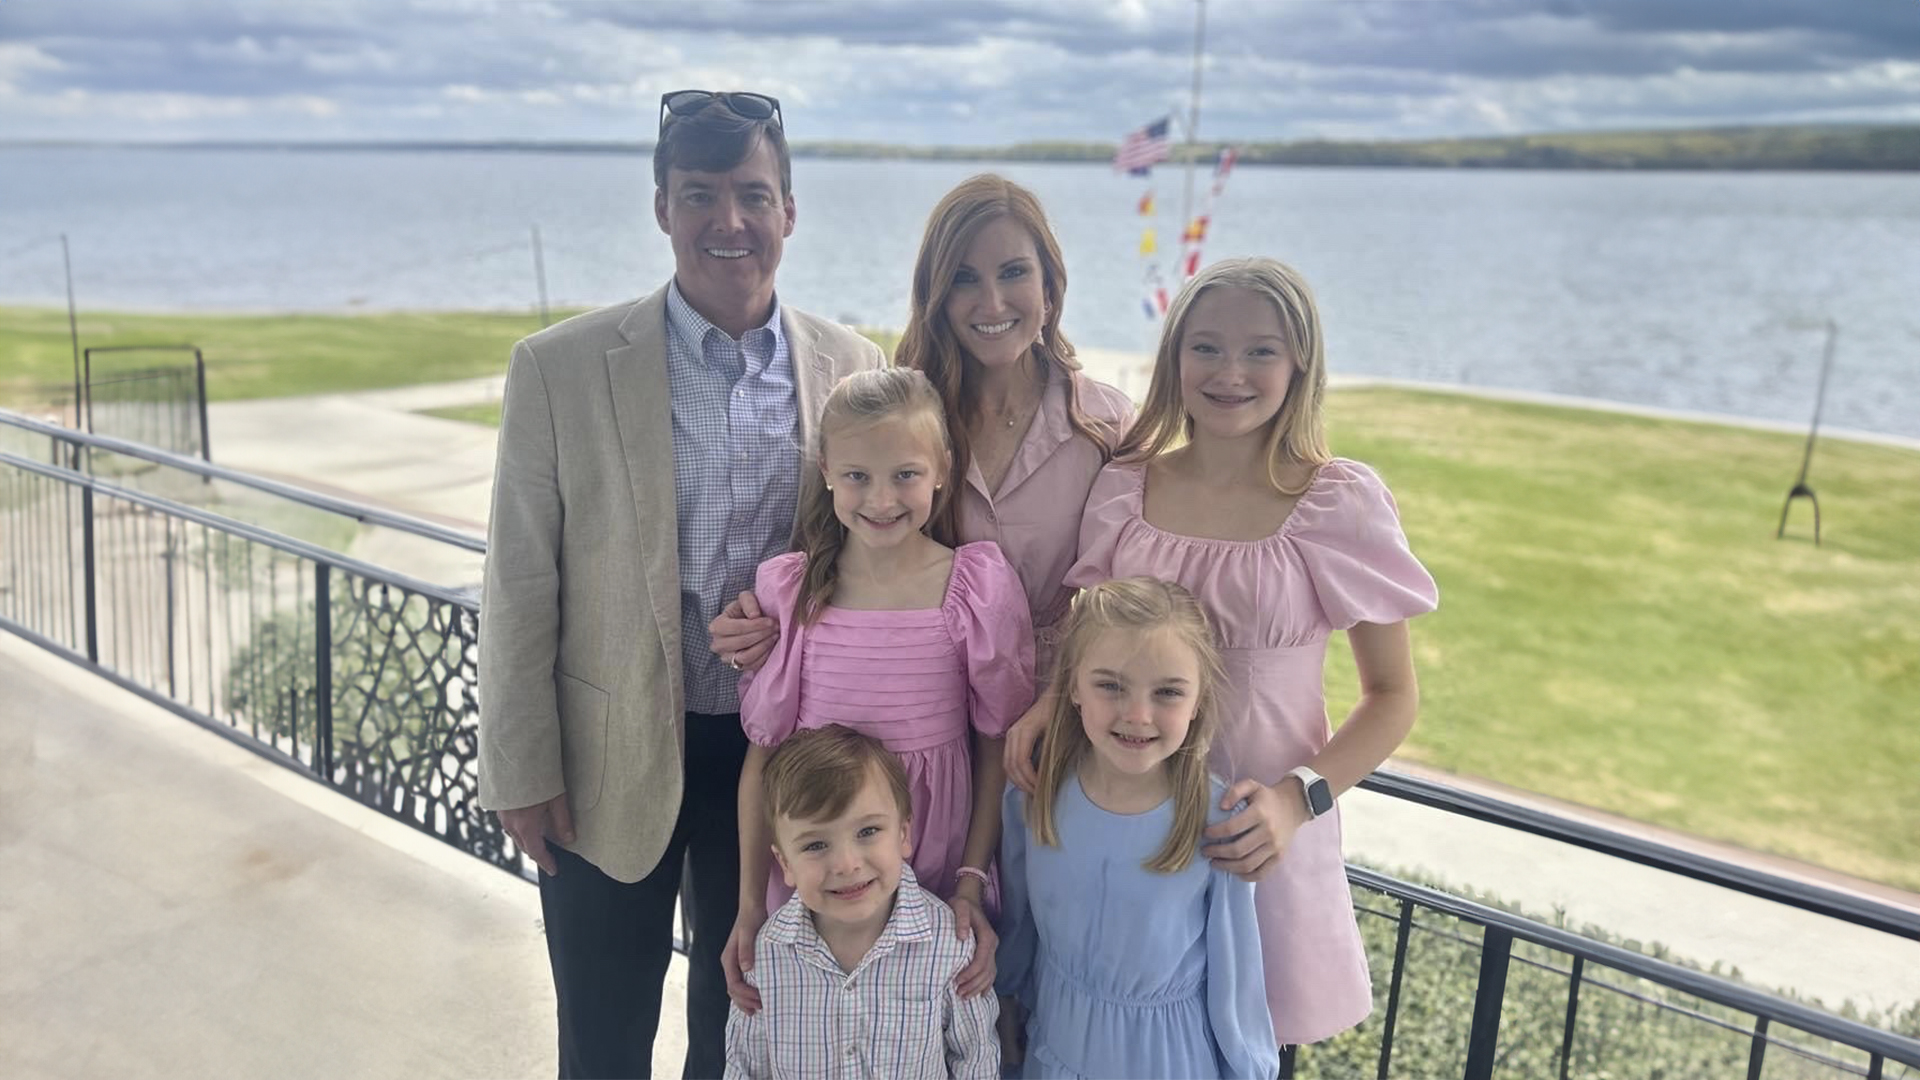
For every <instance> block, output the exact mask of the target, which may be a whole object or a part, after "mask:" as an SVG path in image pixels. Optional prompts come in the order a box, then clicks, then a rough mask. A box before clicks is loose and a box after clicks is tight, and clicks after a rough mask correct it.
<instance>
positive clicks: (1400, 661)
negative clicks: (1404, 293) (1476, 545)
mask: <svg viewBox="0 0 1920 1080" xmlns="http://www.w3.org/2000/svg"><path fill="white" fill-rule="evenodd" d="M1325 386H1326V366H1325V359H1324V345H1323V340H1322V337H1321V331H1320V322H1319V314H1318V312H1317V310H1316V308H1315V306H1314V302H1313V294H1312V293H1311V291H1309V289H1308V288H1307V285H1306V283H1305V282H1304V281H1303V280H1301V278H1300V277H1299V275H1298V274H1297V273H1295V272H1294V271H1293V270H1291V269H1290V268H1288V267H1286V266H1284V265H1282V264H1280V263H1278V262H1275V261H1273V260H1271V259H1238V260H1228V261H1226V262H1221V263H1216V264H1214V265H1213V266H1211V267H1208V268H1207V269H1206V270H1204V271H1202V272H1201V273H1200V274H1199V275H1198V276H1196V277H1194V278H1193V280H1192V281H1190V282H1189V283H1188V284H1187V286H1186V287H1185V288H1184V289H1182V290H1181V292H1180V295H1179V297H1178V298H1177V299H1176V300H1175V301H1174V303H1173V305H1172V307H1171V309H1170V310H1169V311H1168V315H1167V324H1166V330H1165V333H1164V335H1163V336H1162V338H1161V343H1160V349H1159V354H1158V356H1157V358H1156V363H1155V368H1154V375H1153V382H1152V386H1151V387H1150V388H1149V389H1148V392H1147V394H1148V397H1147V402H1146V404H1145V406H1144V408H1143V409H1142V411H1141V417H1140V420H1139V422H1138V423H1137V424H1136V426H1135V427H1134V429H1133V432H1132V433H1131V434H1130V435H1129V437H1128V438H1127V440H1126V441H1125V442H1124V443H1123V444H1122V445H1121V447H1120V448H1119V450H1118V451H1117V453H1116V455H1115V461H1114V463H1113V464H1112V465H1109V466H1108V467H1107V468H1106V469H1105V470H1104V471H1103V472H1102V473H1101V475H1100V477H1099V479H1097V480H1096V481H1095V482H1094V487H1093V492H1092V494H1091V495H1090V496H1089V497H1088V500H1087V507H1086V512H1085V514H1084V515H1083V516H1082V518H1081V527H1080V561H1079V562H1078V563H1077V564H1076V565H1075V566H1074V568H1073V570H1072V571H1071V572H1070V573H1069V574H1068V575H1067V582H1068V584H1070V585H1077V586H1082V587H1084V586H1087V585H1091V584H1093V583H1095V582H1098V581H1101V580H1104V579H1106V578H1112V577H1134V576H1148V577H1158V578H1162V579H1165V580H1169V581H1174V582H1178V583H1179V584H1181V585H1183V586H1185V587H1186V588H1187V589H1188V590H1189V591H1190V592H1192V593H1193V594H1194V595H1195V596H1197V597H1198V598H1199V599H1200V601H1201V603H1202V604H1203V605H1205V606H1206V608H1207V610H1208V613H1209V614H1210V615H1211V617H1212V619H1213V624H1214V627H1215V631H1216V632H1217V633H1218V634H1219V635H1220V638H1221V644H1222V646H1223V650H1222V652H1223V661H1224V664H1225V669H1226V681H1225V685H1224V689H1223V695H1222V701H1221V707H1222V713H1221V737H1220V739H1218V740H1217V741H1216V742H1215V744H1214V748H1213V751H1212V753H1211V755H1210V758H1209V764H1210V765H1211V767H1212V768H1213V770H1214V771H1215V772H1216V773H1218V774H1219V775H1221V776H1223V777H1226V778H1228V779H1230V780H1233V781H1234V783H1233V784H1232V786H1231V787H1230V789H1229V790H1228V792H1227V795H1226V805H1232V804H1233V803H1237V802H1238V801H1240V800H1242V799H1245V800H1247V803H1248V805H1247V807H1246V808H1245V809H1244V810H1242V811H1241V812H1240V813H1238V814H1236V815H1235V816H1234V817H1233V818H1231V819H1229V820H1228V821H1226V822H1224V823H1222V824H1221V825H1218V826H1215V827H1213V828H1211V829H1209V830H1208V835H1209V836H1210V837H1213V838H1214V840H1215V843H1214V845H1213V846H1212V847H1211V848H1209V854H1210V855H1211V856H1212V857H1213V859H1214V863H1215V865H1216V866H1220V867H1223V868H1226V869H1229V870H1232V871H1234V872H1235V873H1238V874H1240V875H1241V876H1243V877H1246V878H1250V879H1254V880H1258V881H1259V886H1258V889H1257V890H1256V893H1255V906H1256V908H1257V911H1258V914H1259V923H1260V938H1261V948H1262V952H1263V955H1264V958H1265V961H1266V988H1267V1000H1268V1006H1269V1009H1270V1011H1271V1012H1272V1016H1273V1026H1274V1034H1275V1036H1276V1038H1277V1039H1278V1040H1279V1041H1280V1042H1281V1043H1282V1044H1288V1043H1309V1042H1317V1041H1319V1040H1322V1039H1326V1038H1328V1037H1330V1036H1332V1035H1335V1034H1338V1033H1339V1032H1341V1031H1344V1030H1346V1029H1347V1028H1350V1027H1352V1026H1353V1025H1355V1024H1357V1023H1359V1022H1360V1021H1361V1020H1363V1019H1365V1018H1366V1016H1367V1014H1368V1012H1369V1011H1371V1009H1372V1003H1373V998H1372V992H1371V988H1370V986H1369V981H1368V975H1367V965H1366V956H1365V953H1364V952H1363V951H1362V947H1361V942H1360V934H1359V930H1358V927H1357V926H1356V924H1355V921H1354V914H1353V904H1352V900H1351V898H1350V894H1349V893H1348V891H1347V881H1346V872H1345V864H1344V860H1343V858H1342V856H1341V851H1340V811H1339V807H1338V804H1337V802H1334V801H1333V799H1334V798H1335V797H1337V796H1338V795H1339V794H1340V793H1342V792H1344V791H1345V790H1346V789H1348V788H1350V787H1352V786H1353V785H1354V784H1355V783H1357V782H1359V780H1360V779H1361V778H1362V777H1364V776H1366V775H1367V774H1368V773H1369V772H1372V771H1373V769H1374V768H1375V767H1377V766H1378V765H1379V764H1380V763H1381V762H1382V761H1384V760H1385V759H1386V758H1387V756H1388V755H1389V754H1391V753H1392V752H1393V750H1394V749H1395V748H1396V747H1398V746H1399V745H1400V743H1401V742H1402V741H1403V740H1404V739H1405V738H1406V735H1407V732H1408V731H1409V730H1410V729H1411V728H1412V726H1413V721H1414V714H1415V711H1416V708H1417V704H1418V691H1417V689H1416V685H1415V681H1414V675H1413V659H1412V650H1411V647H1410V645H1409V641H1408V633H1407V627H1406V620H1407V619H1408V618H1410V617H1412V616H1415V615H1419V614H1421V613H1423V612H1426V611H1430V610H1432V609H1433V608H1434V606H1435V605H1436V603H1437V602H1438V594H1437V591H1436V589H1435V587H1434V583H1433V579H1432V577H1430V576H1429V575H1428V574H1427V572H1426V570H1425V569H1424V568H1423V567H1422V566H1421V565H1420V563H1419V562H1418V561H1417V560H1416V559H1415V558H1414V556H1413V554H1412V552H1411V551H1410V550H1409V549H1408V546H1407V541H1406V537H1405V535H1404V534H1403V533H1402V532H1401V529H1400V523H1399V518H1398V514H1397V511H1396V509H1395V506H1394V502H1393V497H1392V495H1390V494H1389V493H1388V491H1387V489H1386V487H1385V485H1383V484H1382V483H1381V482H1380V478H1379V477H1378V476H1377V475H1375V474H1374V472H1373V470H1371V469H1369V468H1367V467H1366V466H1365V465H1362V464H1360V463H1359V462H1356V461H1349V460H1346V459H1344V458H1334V457H1332V456H1331V455H1330V454H1329V453H1328V451H1327V449H1326V441H1325V436H1324V434H1323V428H1322V422H1321V402H1322V399H1323V397H1324V394H1325ZM1335 630H1344V631H1346V632H1347V640H1348V643H1349V645H1350V646H1351V648H1352V650H1353V655H1354V659H1355V662H1356V666H1357V668H1358V671H1359V676H1360V682H1361V696H1360V701H1359V703H1358V704H1357V705H1356V706H1355V707H1354V710H1353V712H1352V713H1351V714H1350V715H1349V716H1348V717H1347V719H1346V722H1345V723H1344V724H1342V725H1341V727H1340V729H1339V731H1338V733H1337V734H1334V735H1332V737H1331V738H1329V731H1328V719H1327V712H1326V698H1325V693H1324V689H1325V688H1324V685H1323V674H1322V672H1323V665H1324V660H1325V657H1326V648H1327V639H1328V637H1329V636H1330V634H1331V633H1332V632H1333V631H1335ZM1041 711H1042V710H1040V709H1035V710H1034V711H1033V714H1030V718H1031V717H1032V716H1033V715H1036V714H1038V713H1040V712H1041ZM1032 742H1033V739H1032V738H1031V737H1030V732H1029V731H1028V720H1023V721H1022V722H1021V724H1020V726H1019V729H1017V730H1016V731H1015V732H1014V733H1013V735H1012V736H1011V737H1010V738H1009V739H1008V742H1007V762H1008V766H1009V771H1010V772H1011V773H1012V774H1013V777H1014V780H1015V782H1016V783H1021V782H1023V781H1025V780H1026V779H1027V774H1028V772H1029V771H1030V770H1029V768H1028V767H1027V766H1026V761H1027V753H1028V752H1029V750H1030V748H1031V745H1032ZM1303 767H1304V768H1303ZM1022 786H1026V785H1025V784H1024V783H1022ZM1242 834H1244V835H1242ZM1234 837H1238V838H1237V839H1231V838H1234ZM1222 841H1226V842H1222Z"/></svg>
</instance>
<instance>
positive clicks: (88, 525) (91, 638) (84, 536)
mask: <svg viewBox="0 0 1920 1080" xmlns="http://www.w3.org/2000/svg"><path fill="white" fill-rule="evenodd" d="M80 558H81V561H82V563H84V564H85V568H86V577H87V659H88V660H89V661H91V662H92V663H95V664H98V663H99V662H100V617H99V612H98V610H97V609H98V607H99V604H98V603H97V602H96V600H95V597H94V582H93V574H94V558H93V487H92V485H90V484H89V485H85V486H83V487H81V489H80Z"/></svg>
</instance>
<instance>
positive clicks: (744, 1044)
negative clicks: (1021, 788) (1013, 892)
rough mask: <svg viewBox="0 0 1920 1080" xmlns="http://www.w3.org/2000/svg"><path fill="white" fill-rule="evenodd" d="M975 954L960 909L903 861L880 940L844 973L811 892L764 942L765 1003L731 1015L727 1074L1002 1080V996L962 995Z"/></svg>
mask: <svg viewBox="0 0 1920 1080" xmlns="http://www.w3.org/2000/svg"><path fill="white" fill-rule="evenodd" d="M972 957H973V940H972V939H971V938H969V939H968V940H966V941H961V940H959V939H958V938H956V937H955V936H954V928H953V912H952V911H951V910H949V909H948V907H947V905H945V904H943V903H941V902H940V901H939V900H938V899H936V898H934V897H933V896H931V895H929V894H928V893H927V892H926V891H925V890H923V889H922V888H920V883H919V882H918V881H916V880H915V879H914V876H913V870H912V868H911V867H905V866H903V867H901V868H900V893H899V896H898V897H897V898H896V899H895V900H894V903H893V914H892V915H890V916H888V918H887V925H886V927H885V929H883V930H881V931H880V939H879V940H878V941H875V942H874V943H873V948H871V949H868V950H867V955H866V957H865V958H863V959H862V960H861V961H860V963H859V965H858V966H856V967H855V968H854V969H853V970H852V971H843V970H841V968H840V963H839V961H837V960H835V959H834V958H833V952H832V950H830V949H828V948H827V944H826V942H824V941H822V940H821V939H820V935H819V933H818V932H817V931H815V930H814V927H813V919H812V917H811V916H810V915H809V913H808V911H807V909H806V907H805V906H803V905H802V904H801V903H800V898H799V897H797V896H796V897H794V898H793V899H791V900H789V901H787V902H786V903H785V904H783V905H781V907H780V910H779V911H776V912H774V914H773V918H771V919H768V920H767V924H766V925H765V926H763V927H761V929H760V937H759V939H758V940H757V941H755V942H754V949H753V970H752V971H749V972H747V981H748V982H751V983H753V984H754V985H755V986H757V987H759V988H760V1004H761V1009H760V1011H759V1012H757V1013H754V1014H752V1015H751V1016H749V1015H748V1014H746V1013H743V1012H741V1011H740V1010H739V1009H738V1008H735V1009H733V1010H731V1012H730V1013H729V1015H728V1017H727V1072H726V1075H727V1076H728V1077H729V1078H734V1077H739V1078H743V1080H746V1078H751V1080H767V1078H778V1080H799V1078H802V1077H805V1078H807V1080H824V1078H832V1080H843V1078H844V1080H854V1078H860V1080H895V1078H899V1080H920V1078H923V1077H966V1078H979V1080H997V1078H998V1077H999V1075H1000V1043H999V1039H998V1037H997V1036H996V1035H995V1033H994V1021H995V1019H996V1018H998V1016H999V1012H1000V1008H999V1004H998V1002H997V1001H996V1000H995V998H994V995H992V994H981V995H979V996H977V997H972V998H962V997H960V995H959V994H957V993H955V992H954V989H953V977H954V975H955V974H957V973H958V972H959V970H960V969H961V968H963V967H965V966H966V965H967V961H968V960H969V959H971V958H972Z"/></svg>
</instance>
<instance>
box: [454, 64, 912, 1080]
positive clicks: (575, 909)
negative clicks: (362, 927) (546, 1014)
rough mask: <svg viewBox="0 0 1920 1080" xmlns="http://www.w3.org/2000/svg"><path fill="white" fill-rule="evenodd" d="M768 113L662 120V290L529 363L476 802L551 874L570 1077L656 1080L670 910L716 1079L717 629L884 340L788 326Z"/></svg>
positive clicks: (501, 467) (511, 446) (747, 99)
mask: <svg viewBox="0 0 1920 1080" xmlns="http://www.w3.org/2000/svg"><path fill="white" fill-rule="evenodd" d="M782 119H783V118H782V117H781V114H780V111H779V103H778V102H776V101H774V100H773V99H772V98H768V97H764V96H762V95H758V94H744V93H726V94H713V93H707V92H704V91H680V92H677V93H673V94H668V95H666V96H665V97H664V98H662V100H661V128H660V139H659V142H658V143H657V145H656V148H655V151H654V181H655V184H656V190H655V192H654V214H655V217H656V218H657V220H658V222H659V224H660V228H661V230H662V231H664V232H665V233H666V234H667V235H668V236H669V237H670V238H671V240H672V244H673V253H674V277H673V280H672V281H671V282H669V283H668V284H667V285H666V286H665V287H663V288H661V289H659V290H658V291H656V292H655V293H654V294H653V295H651V296H649V297H647V298H646V299H644V300H641V301H639V302H638V303H632V304H622V305H616V306H614V307H608V308H602V309H600V310H598V311H593V312H589V313H587V314H585V315H581V316H578V317H576V318H573V319H569V320H567V321H566V322H563V323H561V324H559V325H557V326H553V327H550V328H548V329H546V330H543V331H541V332H540V333H538V334H535V335H533V336H532V337H529V338H527V339H526V340H524V341H522V342H520V343H519V344H517V345H515V346H514V350H513V359H512V363H511V364H510V366H509V367H508V371H507V388H506V395H505V400H504V410H503V415H502V418H501V427H500V450H499V462H498V468H497V471H496V473H495V477H494V490H493V513H492V516H491V519H490V524H489V531H488V550H487V562H486V576H485V584H484V592H483V594H482V597H481V612H480V798H481V802H482V804H483V805H484V806H486V807H487V808H489V809H493V810H497V811H498V812H499V815H500V821H501V823H502V825H503V826H504V828H505V830H506V831H507V833H508V834H509V835H511V836H512V837H513V839H514V842H515V843H516V844H518V845H519V846H520V848H521V850H523V851H525V852H526V853H527V855H528V856H529V857H530V858H532V859H533V861H534V862H535V863H537V864H538V865H539V867H540V900H541V908H542V912H543V914H544V916H545V923H546V932H547V945H548V954H549V958H550V959H551V961H552V965H553V975H554V988H555V992H556V997H557V999H558V1004H559V1029H560V1030H559V1042H560V1075H561V1076H562V1077H574V1076H580V1077H617V1076H649V1075H651V1070H652V1047H653V1037H654V1033H655V1029H656V1028H657V1026H658V1023H659V1011H660V999H661V990H662V986H661V984H662V980H663V978H664V977H665V974H666V968H667V960H668V955H669V948H670V945H671V941H672V934H673V912H674V904H675V899H676V897H677V896H679V894H680V892H681V886H682V869H683V867H684V868H685V870H686V876H687V880H686V882H685V884H686V908H687V914H688V916H689V918H690V921H691V923H692V929H693V942H692V953H691V956H690V969H689V975H688V990H687V1045H688V1049H687V1060H686V1070H685V1072H686V1075H687V1076H690V1077H718V1076H719V1075H720V1074H721V1070H722V1067H723V1062H724V1048H725V1028H726V1019H727V994H726V984H725V981H724V979H723V977H722V975H721V970H720V961H719V952H720V947H721V946H722V944H724V942H725V941H726V939H727V934H728V932H729V931H730V930H731V929H732V926H733V921H734V915H735V905H736V901H737V897H738V894H739V857H738V850H737V848H738V840H737V836H738V832H737V828H738V826H737V821H736V813H735V806H736V788H737V786H738V781H739V772H740V762H741V760H742V758H743V757H744V755H745V750H746V739H745V736H744V735H743V734H742V733H741V730H740V721H739V698H738V688H737V685H736V681H735V680H736V678H737V674H736V672H735V670H733V669H731V668H730V667H729V666H728V664H727V663H726V662H723V661H722V660H721V658H719V657H716V656H714V655H713V654H712V653H711V651H710V650H709V648H708V638H707V632H706V626H707V623H708V622H709V621H710V620H711V619H712V618H713V617H714V616H715V615H717V614H718V613H719V612H720V609H721V606H722V605H723V604H724V603H725V602H726V601H727V600H728V599H730V598H732V597H734V596H736V595H737V594H738V593H739V592H740V591H742V590H743V589H746V588H749V587H750V586H751V585H752V582H753V573H754V568H755V566H757V565H758V564H759V562H760V561H761V560H763V559H765V558H768V557H770V556H772V555H775V554H778V553H780V552H782V551H784V550H786V549H787V547H788V544H789V539H790V536H791V532H792V528H793V517H794V507H795V503H796V500H797V498H798V490H799V478H800V475H801V470H802V469H805V468H810V467H813V466H812V465H811V463H810V458H811V448H812V446H813V444H814V431H813V428H814V423H815V421H816V420H817V418H818V416H819V410H820V407H821V404H822V403H823V402H824V401H825V399H826V395H827V392H828V391H829V390H830V389H831V388H832V385H833V383H834V382H835V381H837V380H838V379H839V378H840V377H841V376H843V375H846V374H848V373H850V372H852V371H854V370H857V369H860V368H865V367H871V366H875V365H877V364H879V363H880V362H881V360H882V357H881V354H880V350H879V349H878V348H877V347H876V346H875V345H874V344H873V343H871V342H869V341H867V340H865V339H864V338H861V337H859V336H858V335H856V334H854V333H852V332H851V331H849V330H847V329H845V328H844V327H841V326H839V325H837V324H835V323H831V322H827V321H825V320H822V319H818V318H815V317H813V316H811V315H807V314H804V313H802V312H800V311H796V310H794V309H793V308H791V307H787V306H784V305H782V304H780V303H779V301H778V299H777V298H776V297H775V295H774V272H775V270H776V269H777V268H778V267H779V264H780V253H781V245H782V241H784V240H785V238H786V237H787V236H789V235H791V233H792V232H793V224H794V200H793V193H792V180H791V177H792V172H791V167H790V165H789V160H788V155H787V146H786V140H785V136H784V133H783V130H782Z"/></svg>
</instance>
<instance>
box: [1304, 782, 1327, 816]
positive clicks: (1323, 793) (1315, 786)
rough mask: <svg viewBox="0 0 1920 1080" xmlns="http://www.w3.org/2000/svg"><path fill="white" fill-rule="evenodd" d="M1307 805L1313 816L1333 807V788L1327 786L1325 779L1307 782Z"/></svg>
mask: <svg viewBox="0 0 1920 1080" xmlns="http://www.w3.org/2000/svg"><path fill="white" fill-rule="evenodd" d="M1307 806H1309V807H1310V808H1312V810H1313V816H1314V817H1319V816H1320V815H1321V814H1324V813H1326V812H1327V811H1329V810H1331V809H1333V788H1331V787H1329V786H1328V784H1327V782H1326V781H1325V780H1315V781H1314V782H1313V783H1311V784H1308V785H1307Z"/></svg>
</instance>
